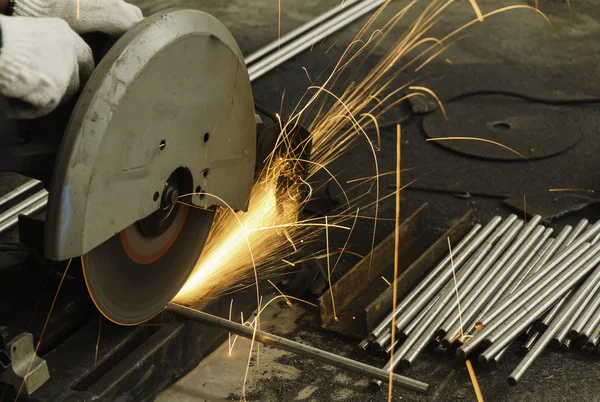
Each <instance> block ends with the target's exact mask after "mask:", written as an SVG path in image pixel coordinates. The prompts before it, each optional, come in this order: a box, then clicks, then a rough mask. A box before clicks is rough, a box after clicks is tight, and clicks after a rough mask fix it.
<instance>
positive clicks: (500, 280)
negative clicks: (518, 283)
mask: <svg viewBox="0 0 600 402" xmlns="http://www.w3.org/2000/svg"><path fill="white" fill-rule="evenodd" d="M539 220H541V217H540V219H539ZM523 233H525V231H524V232H523ZM551 233H552V229H551V228H545V227H543V226H538V227H536V228H535V229H534V230H533V233H532V234H531V235H530V236H528V237H526V238H525V240H524V241H523V240H522V241H523V242H522V244H521V245H520V247H519V248H518V250H517V251H516V252H515V253H514V255H512V257H511V258H510V260H509V261H508V262H507V263H506V264H505V265H504V266H503V267H500V268H499V269H497V270H494V268H492V269H491V270H490V272H489V273H488V274H486V277H484V278H483V279H482V280H481V281H480V282H479V283H477V288H478V289H479V292H471V293H469V294H468V295H467V297H465V299H464V301H461V311H462V320H463V322H466V323H470V322H471V320H472V319H474V318H475V316H476V315H477V314H478V313H479V311H480V310H481V309H482V307H483V306H484V305H486V304H492V303H494V302H495V301H496V300H497V298H499V297H500V296H501V295H502V294H504V293H505V292H506V290H507V288H508V287H509V286H510V284H511V283H512V281H514V280H515V278H516V276H517V275H518V274H519V272H520V271H521V270H522V269H523V268H524V267H525V266H526V264H527V263H528V262H529V261H530V260H531V258H533V255H534V254H535V251H537V249H538V248H539V247H540V246H541V245H542V243H543V242H544V241H545V240H546V239H547V238H548V236H550V234H551ZM540 237H542V239H541V240H540ZM518 242H519V239H517V241H516V242H515V243H514V244H515V245H516V244H517V243H518ZM532 247H533V249H532ZM508 253H510V250H509V251H507V254H508ZM515 266H516V268H515ZM455 311H456V310H455ZM458 318H459V317H458V316H456V315H454V316H452V315H451V316H450V317H448V319H447V320H446V321H445V322H444V324H443V325H442V326H441V331H445V332H446V337H445V338H444V340H445V341H451V340H452V339H453V338H454V337H455V336H456V334H457V333H458V332H459V331H460V322H459V319H458ZM470 330H471V327H467V332H470Z"/></svg>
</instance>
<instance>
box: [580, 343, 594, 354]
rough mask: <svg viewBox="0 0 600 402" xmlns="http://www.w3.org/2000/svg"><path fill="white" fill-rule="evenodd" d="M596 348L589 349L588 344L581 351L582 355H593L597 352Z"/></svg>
mask: <svg viewBox="0 0 600 402" xmlns="http://www.w3.org/2000/svg"><path fill="white" fill-rule="evenodd" d="M594 349H595V348H594V347H589V346H588V344H587V343H586V344H585V345H584V346H582V348H581V349H580V350H579V351H580V352H581V354H582V355H587V356H589V355H591V354H593V353H594V352H595V350H594Z"/></svg>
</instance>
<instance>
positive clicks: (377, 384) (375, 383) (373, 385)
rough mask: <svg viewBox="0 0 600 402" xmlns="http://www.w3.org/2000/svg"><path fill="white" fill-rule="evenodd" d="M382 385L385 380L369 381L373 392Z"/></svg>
mask: <svg viewBox="0 0 600 402" xmlns="http://www.w3.org/2000/svg"><path fill="white" fill-rule="evenodd" d="M382 385H383V381H379V380H373V381H371V382H370V383H369V389H370V390H371V391H373V392H376V391H379V390H380V389H381V386H382Z"/></svg>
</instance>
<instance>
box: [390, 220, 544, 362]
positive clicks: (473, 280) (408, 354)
mask: <svg viewBox="0 0 600 402" xmlns="http://www.w3.org/2000/svg"><path fill="white" fill-rule="evenodd" d="M532 221H533V222H534V224H532V225H531V226H528V227H527V228H525V229H523V231H522V232H521V234H526V235H529V233H530V232H531V229H532V228H533V227H535V220H532ZM522 226H523V221H521V220H518V221H516V222H512V225H511V226H510V228H509V229H508V231H506V233H505V234H504V235H503V236H502V238H501V239H500V240H499V241H498V242H497V244H496V245H495V246H494V248H493V249H492V251H490V252H489V253H488V255H487V256H486V259H485V260H484V261H483V262H482V263H481V264H479V265H478V264H476V265H475V266H474V268H473V269H472V272H470V273H467V272H465V273H463V276H462V278H460V279H458V280H457V282H456V284H454V282H451V283H450V284H449V285H450V287H449V289H448V290H447V291H446V293H445V294H443V295H442V296H441V297H440V300H441V301H442V309H441V310H440V309H439V307H438V310H437V311H438V312H437V313H435V314H434V315H435V317H433V320H429V322H428V323H429V326H428V327H427V328H426V330H425V331H424V332H421V333H420V334H419V336H418V337H417V338H416V339H415V341H414V342H413V343H412V344H411V343H410V342H408V341H406V342H404V344H402V346H400V348H399V349H398V356H402V363H403V365H405V366H410V365H411V364H412V363H413V362H414V361H415V359H416V358H417V357H418V356H419V354H420V353H421V352H422V351H423V349H425V347H426V346H427V345H428V344H429V342H430V341H431V339H432V338H433V337H434V335H435V334H436V332H438V330H439V328H440V326H441V325H442V324H443V322H444V321H445V320H446V319H447V318H448V316H449V315H450V314H451V313H452V312H453V311H454V307H455V306H457V301H456V298H457V296H456V289H457V288H458V289H459V297H460V295H461V294H468V293H469V292H470V291H471V289H473V287H474V286H475V285H476V284H477V283H478V282H479V281H480V279H481V278H482V277H483V276H484V275H485V274H486V272H487V271H488V267H490V266H492V268H491V270H494V269H495V268H494V267H496V266H498V265H504V263H505V262H506V260H507V259H508V258H510V257H511V256H512V254H513V251H514V247H513V246H511V242H512V241H513V239H515V236H517V234H519V231H520V230H521V228H522ZM500 229H501V228H499V230H500ZM525 237H526V236H520V237H518V238H517V240H516V241H515V242H514V243H513V245H515V244H516V245H517V247H518V245H519V244H520V243H521V242H522V241H523V239H524V238H525ZM507 247H509V250H507V251H506V253H504V254H502V253H503V252H504V250H505V249H506V248H507ZM500 256H502V257H501V258H500V259H498V258H499V257H500ZM492 264H494V265H492ZM467 275H468V278H466V277H467ZM465 279H466V281H465ZM457 311H458V310H457ZM459 324H460V322H459Z"/></svg>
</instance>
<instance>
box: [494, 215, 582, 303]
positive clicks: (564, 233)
mask: <svg viewBox="0 0 600 402" xmlns="http://www.w3.org/2000/svg"><path fill="white" fill-rule="evenodd" d="M572 230H573V228H572V227H571V226H568V225H567V226H565V227H564V228H563V229H562V230H561V231H560V233H559V234H558V236H556V238H555V239H554V242H553V243H552V245H551V246H550V248H549V249H547V250H546V252H545V253H544V255H542V257H541V258H540V259H539V260H537V261H536V263H535V264H534V265H533V266H532V267H531V268H530V269H529V270H528V273H527V275H525V277H524V278H523V279H522V280H521V281H520V282H519V283H517V284H515V286H514V287H513V288H511V289H512V291H510V293H513V292H514V291H516V290H517V288H518V287H520V286H521V285H522V284H525V283H527V282H529V280H530V279H531V278H532V277H533V276H535V274H536V273H537V272H538V271H539V270H540V269H541V268H542V267H543V266H545V265H546V264H547V263H548V261H550V260H551V258H552V257H554V255H555V254H556V253H557V252H558V250H559V249H560V247H561V246H562V245H563V243H564V242H565V240H566V238H567V237H568V236H569V233H571V231H572ZM510 293H509V294H510ZM493 307H496V306H493Z"/></svg>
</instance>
